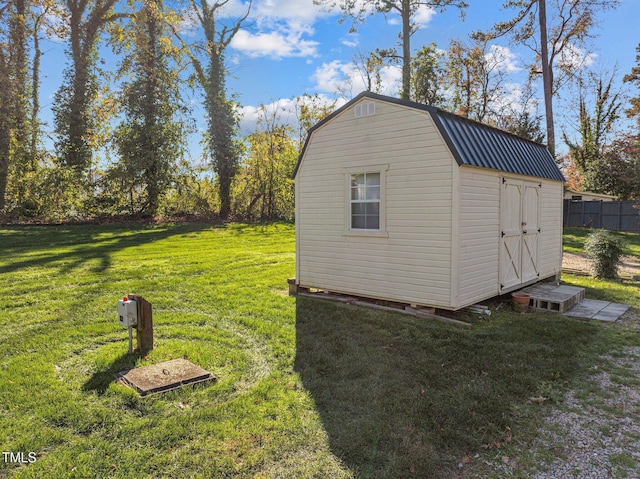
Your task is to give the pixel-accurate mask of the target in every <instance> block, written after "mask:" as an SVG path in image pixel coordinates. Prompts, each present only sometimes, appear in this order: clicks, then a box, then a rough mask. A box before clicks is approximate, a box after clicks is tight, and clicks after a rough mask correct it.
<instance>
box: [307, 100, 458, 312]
mask: <svg viewBox="0 0 640 479" xmlns="http://www.w3.org/2000/svg"><path fill="white" fill-rule="evenodd" d="M374 165H389V168H388V170H387V171H386V172H385V180H386V188H385V198H384V200H383V201H384V205H385V209H386V211H385V217H386V232H387V233H388V237H366V236H350V235H345V232H346V229H345V225H346V224H347V220H348V218H347V217H346V214H347V207H346V203H347V192H346V191H345V190H346V186H345V185H346V179H345V178H346V175H347V173H345V171H344V169H345V168H361V169H362V171H363V172H364V171H368V169H369V168H370V167H371V166H374ZM455 167H456V168H457V165H456V166H455ZM452 168H454V161H453V158H452V156H451V154H450V152H449V151H448V149H447V147H446V146H445V144H444V142H443V141H442V138H441V137H440V135H439V133H438V132H437V130H436V127H435V125H434V123H433V120H432V119H431V117H430V116H429V114H428V112H422V111H416V110H412V109H410V108H406V107H404V106H399V105H394V104H390V103H386V102H380V101H376V114H375V115H374V116H370V117H363V118H354V113H353V107H352V108H348V109H346V110H345V111H343V112H342V113H341V114H339V115H337V116H336V117H334V118H333V119H332V121H330V122H327V123H326V124H324V125H323V126H322V127H321V128H319V129H317V130H315V131H314V132H313V133H312V137H311V139H310V141H309V144H308V148H307V149H306V151H305V155H304V157H303V159H302V162H301V164H300V168H299V171H298V174H297V185H296V186H297V189H298V192H304V194H298V195H297V198H296V202H297V205H296V216H297V223H298V224H297V230H298V237H297V248H298V272H297V274H298V282H299V284H300V285H302V286H310V287H315V288H320V289H326V290H330V291H337V292H344V293H351V294H357V295H361V296H369V297H375V298H380V299H389V300H396V301H404V302H409V303H418V304H430V305H434V306H442V307H448V306H449V301H450V291H451V282H450V264H451V227H452V211H451V197H452V193H453V190H452Z"/></svg>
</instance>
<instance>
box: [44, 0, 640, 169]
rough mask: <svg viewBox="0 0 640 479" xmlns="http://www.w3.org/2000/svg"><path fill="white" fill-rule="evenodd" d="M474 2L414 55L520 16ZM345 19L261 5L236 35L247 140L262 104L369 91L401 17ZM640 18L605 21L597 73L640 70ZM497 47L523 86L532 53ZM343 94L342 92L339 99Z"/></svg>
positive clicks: (230, 54)
mask: <svg viewBox="0 0 640 479" xmlns="http://www.w3.org/2000/svg"><path fill="white" fill-rule="evenodd" d="M468 3H469V4H470V7H469V8H468V9H467V11H466V19H465V20H464V21H461V20H460V17H459V15H458V11H457V9H455V8H451V9H449V10H447V11H446V12H444V13H435V12H430V11H428V10H426V9H425V10H423V11H422V12H421V15H420V22H421V25H422V28H421V29H420V30H419V31H418V32H417V33H416V34H415V35H414V36H413V37H412V47H413V50H414V51H416V50H417V49H419V48H420V47H421V46H422V45H425V44H428V43H431V42H435V43H436V44H437V45H438V46H439V47H440V48H442V49H446V48H447V47H448V45H449V42H450V41H451V40H452V39H460V40H466V39H467V37H468V35H469V34H470V33H471V32H473V31H476V30H479V29H484V30H488V29H489V28H490V27H491V26H492V25H493V24H494V23H496V22H497V21H500V20H504V19H507V18H509V17H510V16H511V15H512V12H509V11H504V10H502V4H503V0H468ZM549 3H552V2H549ZM230 5H231V9H230V11H229V14H230V15H233V14H234V13H235V12H239V11H240V10H241V9H242V8H243V5H242V2H241V0H231V3H230ZM340 17H341V15H340V13H339V12H333V13H331V12H327V11H323V10H322V9H321V8H320V7H318V6H315V5H314V4H313V0H254V4H253V7H252V11H251V15H250V17H249V20H250V22H249V23H248V26H247V28H244V29H242V30H241V31H240V32H239V33H238V34H237V35H236V37H235V39H234V41H233V42H232V43H231V45H230V46H229V48H228V50H227V62H228V67H229V70H230V76H229V78H228V91H229V93H232V94H234V95H235V96H236V99H237V101H238V102H239V103H240V104H241V105H242V113H243V121H242V132H243V134H247V133H250V132H251V131H252V130H253V129H254V128H255V122H256V115H257V114H256V109H257V107H258V106H259V105H260V104H264V105H271V106H272V107H274V106H275V105H277V107H278V108H279V109H280V111H281V115H282V117H283V119H284V120H287V119H288V120H291V121H294V119H295V114H294V113H293V110H292V105H293V99H294V98H295V97H297V96H300V95H302V94H304V93H308V94H314V93H318V94H319V95H321V96H323V97H326V98H327V99H331V98H336V97H339V98H341V101H345V99H349V98H350V97H352V96H355V95H357V94H358V93H360V91H362V89H363V87H362V82H361V80H359V77H358V74H357V72H355V71H354V68H353V66H352V58H353V56H354V55H355V54H356V53H364V54H367V53H368V52H370V51H373V50H374V49H376V48H390V47H394V46H397V42H398V38H397V34H398V32H399V31H400V25H399V24H398V17H395V16H393V15H391V16H389V17H388V18H385V17H384V16H382V15H379V14H377V15H375V16H371V17H368V18H367V20H366V22H365V23H364V24H360V25H359V27H358V31H357V32H356V33H355V34H350V33H349V27H350V23H349V21H346V22H345V23H342V24H339V23H338V20H339V19H340ZM638 19H640V0H622V2H621V6H620V7H619V8H618V9H616V10H613V11H609V12H606V13H605V14H601V15H600V17H599V26H598V28H597V29H596V30H594V32H593V33H594V34H595V35H596V36H595V38H593V40H592V41H591V43H590V45H588V46H587V48H586V49H583V50H581V51H576V52H577V53H576V54H577V55H579V56H580V55H581V56H583V57H584V56H587V57H586V58H587V61H586V63H587V64H589V65H590V68H593V69H597V70H604V71H610V70H612V69H613V68H614V66H616V65H617V67H618V71H619V78H620V79H621V78H622V76H623V75H624V74H626V73H628V72H629V71H630V70H631V67H632V66H633V65H634V64H635V56H636V50H635V49H636V46H637V45H638V43H640V32H639V31H638V25H639V23H638ZM64 48H65V47H64V45H61V44H57V43H47V45H46V47H45V57H44V58H43V72H44V73H45V75H46V77H45V78H43V85H42V97H43V100H42V103H43V115H42V116H43V119H44V120H45V121H47V122H48V123H49V129H51V126H52V125H51V123H52V122H51V120H50V111H49V110H50V107H51V99H52V95H53V92H55V90H56V89H57V88H58V87H59V85H60V82H61V81H62V68H63V67H64V64H65V62H66V57H65V56H64ZM493 48H494V49H496V51H499V52H500V54H501V55H503V58H504V61H505V68H506V69H507V70H508V72H509V75H510V78H509V80H510V82H511V83H512V84H514V85H515V84H518V83H521V82H523V81H524V79H525V76H526V69H525V64H526V63H528V62H530V61H531V59H532V54H531V52H530V50H528V49H526V48H524V47H521V46H517V45H513V44H511V43H510V40H509V39H508V38H501V39H498V40H496V42H495V43H494V44H493ZM102 51H103V52H105V53H104V54H105V55H106V56H107V61H108V62H110V61H113V60H114V59H113V58H111V57H110V54H109V53H107V52H108V50H106V49H103V50H102ZM399 78H400V71H399V69H398V68H393V67H391V68H388V69H387V70H385V72H384V88H385V90H384V91H383V93H387V94H390V95H395V94H396V93H397V90H398V85H399V83H398V82H399ZM337 89H340V90H341V93H336V90H337ZM538 90H540V91H541V88H539V89H538ZM564 96H565V98H568V96H569V95H568V94H567V93H565V94H564ZM557 105H558V106H559V108H558V109H557V112H558V118H557V121H558V123H560V124H565V123H566V122H567V121H568V118H570V116H571V106H570V105H568V104H564V103H563V98H559V99H558V100H557ZM540 111H541V109H540ZM194 114H195V116H196V122H197V125H198V127H199V128H204V126H205V121H204V118H203V116H202V112H201V111H200V110H199V108H198V107H196V108H195V110H194ZM566 128H567V129H569V130H570V128H571V127H570V126H566ZM189 156H191V157H192V158H194V159H195V158H197V157H199V156H200V148H199V146H198V137H197V134H196V135H194V137H193V138H192V139H191V141H190V147H189ZM196 162H197V160H196Z"/></svg>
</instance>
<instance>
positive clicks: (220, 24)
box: [173, 0, 252, 218]
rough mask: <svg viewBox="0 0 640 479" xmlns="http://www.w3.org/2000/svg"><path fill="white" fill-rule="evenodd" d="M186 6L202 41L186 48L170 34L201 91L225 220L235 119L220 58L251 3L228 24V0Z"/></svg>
mask: <svg viewBox="0 0 640 479" xmlns="http://www.w3.org/2000/svg"><path fill="white" fill-rule="evenodd" d="M189 3H190V6H191V10H190V12H189V13H191V14H193V15H195V17H196V18H197V21H198V24H199V25H200V26H201V27H202V29H203V31H204V36H205V40H206V41H205V42H204V43H198V42H194V43H192V44H191V45H187V43H186V42H185V41H184V40H183V38H182V35H180V33H179V32H178V29H177V27H176V26H175V23H174V24H173V31H174V34H175V36H176V37H177V38H178V40H179V41H180V43H181V45H182V46H183V47H184V48H185V51H186V54H187V55H188V56H189V59H190V60H191V64H192V65H193V68H194V70H195V79H196V81H197V82H198V84H199V85H200V86H201V88H202V90H203V91H204V108H205V112H206V116H207V136H206V141H207V143H208V148H209V154H210V156H211V160H212V166H213V170H214V172H215V173H216V175H217V177H218V193H219V196H220V216H221V217H222V218H227V217H228V216H229V214H230V212H231V184H232V182H233V178H234V176H235V175H236V173H237V169H238V162H239V150H238V147H237V144H236V142H235V140H234V135H235V131H236V128H237V124H238V118H237V117H236V115H235V107H234V104H233V102H232V101H230V100H229V99H228V98H227V91H226V82H225V79H226V73H227V72H226V68H225V65H224V59H225V56H224V55H225V50H226V48H227V47H228V46H229V43H231V40H233V37H234V36H235V35H236V33H238V31H239V30H240V28H241V27H242V25H243V24H244V22H245V20H246V19H247V17H248V16H249V13H250V11H251V4H252V0H249V2H248V4H247V6H246V8H245V10H244V11H243V13H242V14H241V15H240V16H239V17H238V18H237V19H235V20H233V21H231V22H229V23H226V22H224V21H223V14H224V8H225V7H226V6H227V4H228V3H229V0H218V1H212V2H209V1H208V0H199V1H197V0H189ZM201 58H202V59H201Z"/></svg>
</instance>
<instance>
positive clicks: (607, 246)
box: [584, 230, 625, 279]
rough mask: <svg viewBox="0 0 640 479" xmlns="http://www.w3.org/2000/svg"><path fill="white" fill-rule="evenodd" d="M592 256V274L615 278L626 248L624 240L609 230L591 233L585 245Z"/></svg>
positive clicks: (588, 253)
mask: <svg viewBox="0 0 640 479" xmlns="http://www.w3.org/2000/svg"><path fill="white" fill-rule="evenodd" d="M584 250H585V251H586V253H587V255H588V256H589V258H591V274H592V275H593V276H594V277H596V278H601V279H613V278H616V277H617V276H618V266H619V265H620V263H621V262H622V260H621V257H622V255H623V253H624V250H625V244H624V242H623V241H622V240H621V239H620V238H619V237H618V236H616V235H614V234H613V233H611V232H609V231H605V230H599V231H596V232H594V233H591V234H590V235H589V237H588V239H587V242H586V243H585V245H584Z"/></svg>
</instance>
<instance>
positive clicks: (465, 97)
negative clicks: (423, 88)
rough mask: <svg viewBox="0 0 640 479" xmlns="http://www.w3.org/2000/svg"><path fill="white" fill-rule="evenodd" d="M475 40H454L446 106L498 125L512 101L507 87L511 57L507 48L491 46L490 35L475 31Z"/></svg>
mask: <svg viewBox="0 0 640 479" xmlns="http://www.w3.org/2000/svg"><path fill="white" fill-rule="evenodd" d="M471 40H472V41H471V43H464V42H462V41H460V40H453V41H451V44H450V46H449V50H448V52H447V57H446V58H447V59H446V64H445V70H446V73H445V88H446V89H447V90H448V91H449V92H450V93H451V94H450V95H449V96H450V98H449V99H448V101H447V105H446V107H447V108H448V109H450V110H452V111H453V112H455V113H457V114H459V115H462V116H466V117H468V118H471V119H473V120H476V121H480V122H485V123H490V124H495V123H497V122H498V121H499V119H500V118H502V117H503V114H504V112H505V111H507V110H509V109H510V104H509V102H508V101H505V99H506V98H508V97H509V92H508V91H507V88H506V83H507V79H508V73H509V69H511V68H513V66H512V65H510V62H511V60H510V58H509V57H508V56H506V55H505V52H504V49H501V48H500V47H497V46H489V43H488V42H489V40H490V37H488V36H485V35H483V34H474V35H472V37H471Z"/></svg>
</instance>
